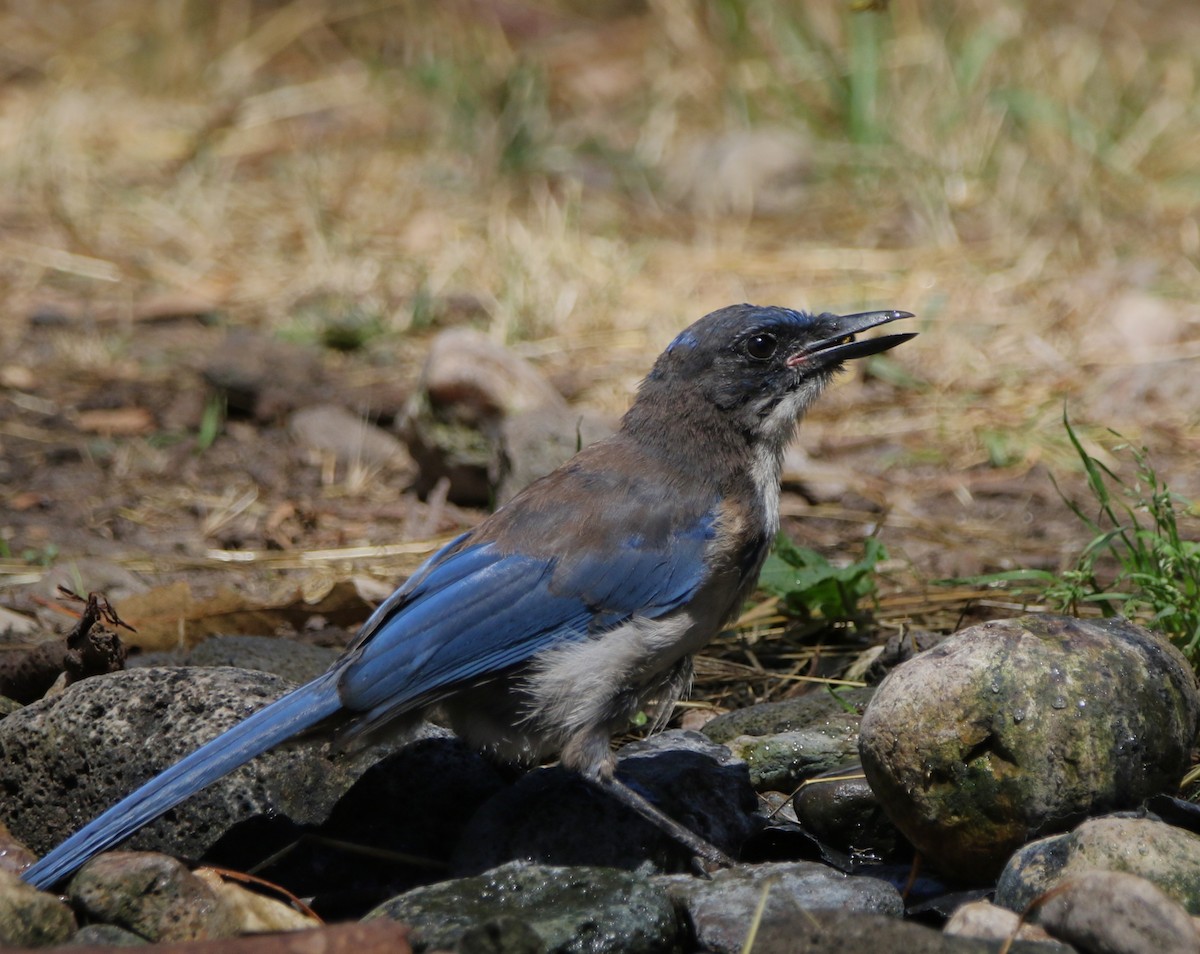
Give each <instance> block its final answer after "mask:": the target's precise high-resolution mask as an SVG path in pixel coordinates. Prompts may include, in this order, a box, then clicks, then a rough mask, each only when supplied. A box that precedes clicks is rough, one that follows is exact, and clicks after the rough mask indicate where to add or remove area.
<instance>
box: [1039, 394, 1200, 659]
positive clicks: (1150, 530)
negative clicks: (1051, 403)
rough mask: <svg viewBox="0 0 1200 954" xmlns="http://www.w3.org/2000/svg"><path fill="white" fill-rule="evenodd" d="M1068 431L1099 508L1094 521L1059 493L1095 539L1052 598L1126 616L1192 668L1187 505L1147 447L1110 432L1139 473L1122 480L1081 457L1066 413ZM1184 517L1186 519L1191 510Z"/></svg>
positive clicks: (1199, 635) (1197, 641)
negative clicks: (1183, 528) (1108, 567)
mask: <svg viewBox="0 0 1200 954" xmlns="http://www.w3.org/2000/svg"><path fill="white" fill-rule="evenodd" d="M1063 426H1064V427H1065V428H1066V430H1067V437H1068V438H1069V439H1070V441H1071V446H1072V447H1074V449H1075V453H1076V454H1078V455H1079V459H1080V460H1081V461H1082V462H1083V467H1084V470H1085V471H1086V473H1087V483H1088V490H1089V491H1091V494H1092V496H1093V497H1094V498H1095V501H1096V504H1097V505H1098V507H1097V509H1096V513H1095V515H1094V516H1093V515H1092V514H1091V513H1089V512H1088V511H1085V509H1084V508H1083V506H1081V505H1080V504H1077V503H1075V502H1074V501H1073V500H1070V499H1069V498H1067V496H1066V495H1065V494H1063V492H1062V490H1061V488H1059V494H1060V496H1062V498H1063V500H1064V501H1065V502H1066V504H1067V506H1068V507H1070V508H1071V512H1072V513H1074V514H1075V516H1077V517H1078V518H1079V519H1080V520H1082V521H1083V523H1084V525H1085V526H1086V527H1087V528H1088V530H1089V531H1090V532H1091V533H1093V534H1094V535H1095V536H1094V537H1093V538H1092V540H1091V542H1090V543H1088V545H1087V546H1086V547H1084V549H1083V552H1082V553H1080V555H1079V557H1078V559H1077V560H1076V562H1075V566H1074V568H1073V569H1071V570H1068V571H1067V572H1065V573H1063V574H1062V575H1061V577H1060V578H1059V579H1058V581H1057V582H1056V583H1055V584H1053V585H1052V586H1050V587H1049V588H1048V589H1047V592H1046V595H1047V597H1048V598H1049V599H1051V600H1052V601H1055V602H1057V603H1058V604H1059V605H1060V606H1062V607H1065V608H1068V609H1072V610H1073V609H1075V608H1076V607H1077V606H1078V605H1079V604H1081V603H1095V604H1097V605H1099V606H1100V608H1101V610H1102V612H1103V613H1104V615H1106V616H1114V615H1116V614H1118V613H1121V614H1123V615H1125V616H1129V617H1138V618H1142V619H1145V620H1146V621H1147V622H1148V623H1149V625H1150V626H1151V627H1152V628H1154V629H1157V630H1159V631H1161V632H1162V633H1164V634H1165V635H1166V636H1168V637H1169V638H1170V639H1171V640H1172V641H1173V642H1174V643H1175V644H1176V645H1177V646H1179V648H1180V649H1181V650H1183V652H1184V654H1185V655H1187V657H1188V659H1189V660H1190V661H1191V662H1192V663H1193V664H1195V663H1196V662H1197V661H1200V542H1198V541H1196V540H1188V539H1186V538H1185V537H1184V535H1183V534H1181V533H1180V530H1179V524H1180V517H1181V514H1180V513H1179V512H1178V511H1177V510H1176V506H1177V504H1181V503H1184V501H1183V500H1182V498H1180V497H1178V496H1177V495H1175V494H1173V493H1171V491H1170V490H1169V489H1168V487H1167V485H1166V484H1165V483H1164V482H1163V481H1162V479H1161V478H1160V477H1159V476H1158V474H1157V473H1156V472H1155V470H1154V467H1153V466H1152V465H1151V463H1150V455H1149V453H1148V452H1147V450H1146V449H1145V448H1144V447H1143V448H1141V449H1136V448H1134V447H1133V446H1132V445H1131V444H1128V443H1125V442H1124V438H1123V437H1121V435H1120V434H1118V433H1117V432H1116V431H1110V433H1111V434H1112V435H1113V436H1114V437H1116V438H1117V439H1118V440H1120V441H1122V443H1121V444H1120V445H1118V446H1117V447H1116V448H1115V450H1116V452H1117V453H1123V454H1125V455H1127V457H1128V458H1129V459H1130V460H1131V461H1132V463H1133V465H1134V476H1133V478H1132V479H1131V480H1124V479H1122V478H1121V477H1120V476H1119V475H1118V474H1117V473H1115V472H1114V471H1113V470H1111V469H1110V468H1109V467H1108V466H1107V465H1105V464H1104V463H1102V462H1101V461H1099V460H1097V459H1096V458H1095V457H1093V456H1092V455H1091V454H1089V453H1088V452H1087V451H1086V450H1084V447H1083V444H1082V443H1081V442H1080V440H1079V436H1078V435H1077V434H1076V433H1075V429H1074V428H1073V427H1071V422H1070V420H1069V419H1068V418H1067V415H1066V412H1065V411H1064V412H1063ZM1056 487H1057V485H1056ZM1182 516H1183V518H1184V519H1185V520H1186V519H1187V517H1188V514H1187V510H1186V508H1184V512H1183V514H1182ZM1106 556H1107V557H1109V558H1111V559H1112V560H1113V561H1115V563H1116V572H1115V574H1114V575H1113V576H1112V577H1111V579H1104V578H1103V577H1102V576H1101V574H1100V572H1099V571H1098V569H1097V563H1098V562H1100V561H1101V560H1102V559H1103V558H1104V557H1106Z"/></svg>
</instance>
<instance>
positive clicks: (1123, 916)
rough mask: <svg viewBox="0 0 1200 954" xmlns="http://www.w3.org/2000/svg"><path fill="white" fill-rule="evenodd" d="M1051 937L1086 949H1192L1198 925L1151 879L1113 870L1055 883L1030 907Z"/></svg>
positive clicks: (1187, 953)
mask: <svg viewBox="0 0 1200 954" xmlns="http://www.w3.org/2000/svg"><path fill="white" fill-rule="evenodd" d="M1032 918H1033V920H1035V921H1036V922H1037V923H1038V924H1040V925H1041V926H1042V927H1044V928H1045V929H1046V931H1048V932H1049V933H1050V934H1052V935H1053V936H1054V937H1056V938H1058V939H1059V940H1061V941H1065V942H1066V943H1067V944H1071V945H1073V946H1074V947H1076V948H1078V949H1079V950H1081V951H1088V952H1091V954H1195V952H1196V951H1200V930H1198V929H1197V927H1196V925H1195V924H1194V923H1193V921H1192V919H1191V918H1190V917H1189V916H1188V913H1187V912H1186V911H1184V909H1183V908H1182V907H1181V906H1180V905H1179V904H1177V903H1176V902H1174V901H1172V900H1171V899H1170V898H1168V897H1167V896H1166V894H1164V893H1163V892H1162V891H1161V890H1160V889H1159V888H1157V887H1156V886H1155V885H1154V884H1152V883H1151V882H1149V881H1147V880H1146V879H1145V878H1139V877H1138V876H1137V875H1132V874H1125V873H1123V872H1118V871H1089V872H1084V873H1082V874H1079V875H1076V876H1074V877H1072V878H1069V879H1067V880H1066V881H1063V882H1060V883H1059V885H1058V886H1057V887H1056V888H1055V890H1054V891H1053V892H1052V893H1051V894H1050V895H1049V896H1048V897H1046V898H1045V899H1044V900H1043V901H1042V903H1041V904H1039V905H1038V906H1037V907H1036V908H1035V909H1034V911H1033V914H1032Z"/></svg>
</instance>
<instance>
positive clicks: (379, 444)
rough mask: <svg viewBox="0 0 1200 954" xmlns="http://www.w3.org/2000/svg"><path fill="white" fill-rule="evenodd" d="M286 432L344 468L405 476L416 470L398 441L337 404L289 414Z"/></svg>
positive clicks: (414, 463)
mask: <svg viewBox="0 0 1200 954" xmlns="http://www.w3.org/2000/svg"><path fill="white" fill-rule="evenodd" d="M288 430H289V431H290V432H291V434H292V437H293V438H295V440H296V441H297V443H299V444H300V445H301V446H302V447H307V448H310V449H312V450H315V451H320V452H323V453H327V454H333V455H334V457H336V458H337V460H338V461H339V463H342V464H345V465H358V464H361V465H366V466H369V467H378V468H385V469H387V470H389V471H392V472H393V473H395V472H399V473H401V474H407V475H409V476H413V475H415V474H416V471H417V465H416V462H415V461H414V460H413V459H412V456H411V455H410V454H409V452H408V448H407V447H405V446H404V443H403V442H402V441H400V440H399V439H398V438H396V436H395V435H393V434H389V433H388V432H387V431H384V430H382V429H380V428H378V427H376V426H375V425H374V424H371V423H370V422H368V421H365V420H363V418H362V416H361V415H359V414H355V413H353V412H351V411H348V410H347V409H346V408H344V407H342V406H341V405H339V404H317V405H313V406H311V407H305V408H301V409H300V410H298V411H295V412H293V413H292V416H291V417H290V418H289V420H288Z"/></svg>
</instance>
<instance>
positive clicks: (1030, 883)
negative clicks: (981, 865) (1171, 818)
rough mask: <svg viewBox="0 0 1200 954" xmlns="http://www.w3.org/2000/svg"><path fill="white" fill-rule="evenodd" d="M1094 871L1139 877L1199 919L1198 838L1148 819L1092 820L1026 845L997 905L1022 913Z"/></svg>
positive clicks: (1000, 886) (1010, 867) (1004, 879)
mask: <svg viewBox="0 0 1200 954" xmlns="http://www.w3.org/2000/svg"><path fill="white" fill-rule="evenodd" d="M1092 871H1121V872H1126V873H1129V874H1135V875H1138V876H1140V877H1142V878H1145V879H1146V880H1148V881H1150V882H1152V883H1154V884H1155V885H1157V886H1158V887H1159V888H1160V889H1161V890H1162V891H1164V892H1165V893H1166V894H1167V896H1168V897H1170V898H1173V899H1174V900H1175V901H1177V902H1178V903H1179V904H1181V905H1183V907H1184V908H1185V909H1186V910H1187V911H1188V913H1189V914H1193V915H1196V914H1200V835H1195V834H1193V833H1192V832H1189V831H1185V830H1184V829H1182V828H1176V827H1175V826H1174V825H1168V824H1166V823H1165V822H1161V821H1157V820H1155V819H1152V818H1129V817H1119V816H1111V817H1107V818H1092V819H1089V820H1088V821H1085V822H1084V823H1083V824H1082V825H1080V826H1079V827H1078V828H1076V829H1075V830H1074V831H1072V832H1069V833H1068V834H1065V835H1056V836H1053V837H1051V838H1043V839H1041V840H1040V841H1035V842H1033V843H1032V844H1029V845H1026V846H1025V847H1024V848H1022V849H1021V850H1020V851H1018V852H1017V853H1016V854H1014V855H1013V856H1012V858H1011V859H1010V860H1009V862H1008V864H1007V865H1006V866H1005V868H1004V871H1003V872H1002V873H1001V875H1000V880H999V882H998V883H997V885H996V903H997V904H1001V905H1003V906H1004V907H1006V908H1011V909H1012V910H1014V911H1024V910H1025V909H1026V908H1027V907H1028V906H1029V905H1030V903H1032V902H1033V901H1034V899H1036V898H1038V897H1041V896H1042V895H1043V894H1045V893H1046V892H1047V891H1049V890H1051V889H1052V888H1054V887H1055V886H1056V885H1059V884H1062V883H1063V882H1064V881H1066V880H1068V879H1074V878H1077V877H1079V876H1080V875H1083V874H1085V873H1087V872H1092Z"/></svg>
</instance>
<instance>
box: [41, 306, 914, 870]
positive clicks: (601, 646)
mask: <svg viewBox="0 0 1200 954" xmlns="http://www.w3.org/2000/svg"><path fill="white" fill-rule="evenodd" d="M911 317H913V315H912V314H911V313H909V312H905V311H896V310H886V311H870V312H863V313H858V314H851V315H838V314H833V313H828V312H826V313H822V314H814V313H811V312H807V311H801V310H792V309H789V308H783V307H778V306H757V305H750V304H737V305H730V306H728V307H725V308H721V309H719V310H717V311H714V312H712V313H711V314H708V315H706V316H705V317H703V318H701V319H699V320H698V321H696V322H694V323H693V324H691V325H690V326H688V327H687V328H685V329H684V330H683V331H682V332H680V333H679V334H678V335H677V336H676V337H675V338H674V340H673V341H671V342H670V344H669V345H668V346H667V348H666V350H665V351H663V352H662V354H661V355H660V356H659V357H658V359H657V360H656V361H655V363H654V365H653V366H652V368H651V370H650V372H649V374H648V375H647V376H646V377H645V379H644V380H643V381H642V382H641V384H640V385H639V387H638V390H637V394H636V397H635V399H634V401H633V403H632V405H631V406H630V407H629V409H628V411H627V412H626V413H625V415H624V417H623V418H622V419H621V424H620V427H619V429H618V430H617V432H616V433H615V434H614V435H612V436H611V437H608V438H606V439H604V440H602V441H599V442H597V443H595V444H592V445H590V446H588V447H585V448H583V449H582V450H580V451H579V452H578V453H577V454H576V455H575V456H574V457H572V458H571V459H570V460H568V461H567V462H566V463H565V464H563V465H562V466H561V467H559V468H558V469H557V470H555V471H553V472H552V473H550V474H548V475H546V476H545V477H542V478H540V479H539V480H537V481H535V482H533V483H532V484H530V485H529V486H528V487H526V488H525V489H524V490H523V491H521V492H520V493H519V494H517V495H516V496H515V497H513V498H512V499H511V500H509V501H508V502H507V503H505V504H504V505H503V506H501V507H500V508H498V509H497V510H495V511H494V512H493V513H492V514H490V515H489V516H488V517H486V518H485V519H484V520H482V522H480V523H479V524H477V525H476V526H475V527H474V528H473V529H472V530H470V531H468V532H465V533H463V534H460V535H459V536H457V537H455V538H454V539H453V540H451V541H450V542H449V543H447V544H446V545H445V546H443V547H441V548H440V549H439V550H438V551H437V552H436V553H434V554H433V555H432V556H431V557H429V559H427V560H426V561H425V562H424V563H423V564H422V565H421V566H420V567H419V568H418V569H417V570H416V571H415V572H414V573H413V574H412V575H411V576H410V577H409V578H408V579H407V581H405V582H404V583H403V584H402V585H401V586H400V587H399V588H398V589H397V590H396V591H395V592H394V593H392V595H391V596H389V597H388V598H387V599H386V600H385V601H384V602H383V603H381V604H380V605H379V606H378V607H377V608H376V609H375V610H374V612H373V613H372V614H371V615H370V617H369V618H368V619H367V621H366V622H365V623H364V624H363V626H362V628H361V629H360V630H359V632H358V633H357V634H356V636H355V637H354V639H353V640H352V641H351V642H350V644H349V646H348V647H347V649H346V651H345V652H344V653H343V654H342V655H341V656H340V657H339V658H338V660H337V661H335V662H334V663H333V665H332V666H331V667H330V668H329V670H328V671H326V672H325V673H324V674H323V675H320V676H318V677H317V678H316V679H314V680H312V681H311V682H309V683H307V684H305V685H303V686H301V687H299V688H297V689H294V690H292V691H291V692H289V693H287V694H286V695H284V696H282V697H281V698H279V699H278V700H276V701H275V702H273V703H270V704H269V705H267V706H265V707H264V708H262V709H259V710H258V711H257V712H255V713H253V714H251V715H250V716H248V717H247V718H246V719H245V720H243V721H242V722H240V723H238V724H236V725H234V726H233V727H232V728H230V729H228V730H226V731H225V732H224V733H222V734H221V735H219V736H217V737H216V738H215V739H213V740H212V741H210V742H208V743H206V744H204V745H202V746H201V747H200V748H198V749H196V750H195V751H194V752H192V753H191V754H190V755H187V756H185V757H184V758H182V759H181V760H180V761H178V762H176V763H175V764H174V765H172V766H171V767H169V768H167V769H166V770H164V771H162V772H161V773H159V774H158V775H156V776H155V777H153V778H151V779H150V780H149V781H148V782H146V783H145V784H143V785H142V786H141V787H140V788H138V789H136V790H135V791H134V792H133V793H132V794H130V795H128V796H126V797H125V798H124V799H122V800H120V801H119V802H117V803H116V804H115V805H114V806H113V807H111V808H109V809H108V810H107V811H105V812H104V813H102V814H101V815H99V816H98V817H97V818H95V819H94V820H93V821H91V822H90V823H88V824H86V825H85V826H84V827H83V828H81V829H80V830H79V831H77V832H76V833H75V834H73V835H71V836H70V837H68V838H67V839H66V840H65V841H64V842H62V843H61V844H59V845H58V846H57V847H55V848H53V849H52V850H51V851H50V852H48V853H47V854H46V855H45V856H44V857H42V858H41V859H40V860H38V861H36V862H35V863H34V864H33V865H32V866H31V867H28V868H26V869H25V870H24V871H23V873H22V877H23V878H24V880H25V881H26V882H28V883H30V884H32V885H34V886H36V887H39V888H49V887H51V886H53V885H55V884H57V883H58V882H60V881H62V880H63V879H65V878H66V877H67V876H68V875H70V874H71V873H72V872H74V871H75V870H76V869H77V868H79V867H80V866H81V865H83V864H84V863H85V862H86V861H87V860H89V859H90V858H91V857H92V856H94V855H95V854H97V853H99V852H101V851H104V850H106V849H108V848H110V847H112V846H114V845H116V844H118V843H120V842H121V841H123V840H124V839H125V838H127V837H128V836H129V835H131V834H133V833H134V832H135V831H136V830H137V829H138V828H140V827H141V826H143V825H145V824H147V823H149V822H150V821H152V820H154V819H155V818H157V817H158V816H159V815H161V814H163V813H164V812H166V811H168V810H169V809H171V808H173V807H174V806H176V805H178V804H179V803H180V802H182V801H183V800H184V799H186V798H187V797H189V796H190V795H193V794H195V793H196V792H198V791H200V790H201V789H203V788H205V787H206V786H208V785H209V784H211V783H212V782H214V781H216V780H217V779H219V778H221V777H222V776H224V775H225V774H227V773H229V772H231V771H233V770H234V769H235V768H237V767H239V766H240V765H242V764H244V763H246V762H248V761H250V759H252V758H254V757H255V756H257V755H259V754H261V753H263V752H265V751H267V750H268V749H271V748H273V747H274V746H276V745H279V744H281V743H283V742H285V741H287V740H288V739H290V738H293V737H294V736H297V735H299V734H301V733H308V732H311V731H328V732H330V733H331V735H332V738H333V740H334V741H335V742H336V743H337V744H338V745H346V746H350V745H355V744H367V743H369V741H370V740H371V739H374V738H378V737H380V736H386V735H387V734H388V733H389V732H403V731H405V730H406V729H411V728H412V727H413V726H414V725H415V724H416V723H417V722H419V721H420V720H421V719H423V718H426V717H428V716H429V715H430V714H440V717H441V718H442V719H443V720H444V721H445V722H446V723H447V724H448V725H449V727H450V728H451V729H453V731H455V732H456V733H457V734H458V735H459V736H460V737H461V738H463V739H464V740H465V741H466V742H467V743H469V744H470V745H472V746H473V747H475V748H476V749H477V750H479V751H481V752H482V753H484V754H486V755H489V756H491V757H493V758H496V759H499V760H504V761H507V762H512V763H518V764H526V765H528V764H535V763H537V762H539V761H540V760H546V759H549V758H553V757H555V756H557V758H558V760H559V763H560V764H561V765H562V766H564V767H566V768H567V769H569V770H572V771H574V772H577V773H579V774H580V775H581V776H583V777H584V778H585V779H587V780H588V781H590V782H592V783H594V784H595V785H596V786H598V787H599V788H600V789H602V790H604V791H607V792H610V793H611V794H612V795H613V796H614V797H616V798H617V799H619V800H620V801H621V802H623V803H625V804H627V805H629V806H630V807H631V808H633V809H634V810H635V811H637V812H638V813H639V814H641V815H642V816H643V817H645V818H647V819H649V820H650V821H651V822H653V823H654V824H655V825H657V826H658V827H660V828H661V829H662V830H664V831H666V832H667V833H668V834H669V835H671V836H672V837H673V838H674V839H675V840H677V841H678V842H680V843H682V844H683V845H684V846H685V847H686V848H687V849H688V850H689V851H691V852H693V853H694V855H693V856H694V858H695V859H697V860H703V861H705V862H708V863H711V864H713V865H726V864H730V863H731V859H730V858H728V857H727V856H726V855H725V853H724V852H723V851H721V850H720V849H718V848H716V847H715V846H713V845H711V844H710V843H709V842H707V841H706V840H704V839H703V838H701V837H700V836H699V835H696V834H695V833H694V832H692V831H691V830H690V829H688V828H687V827H686V826H684V825H682V824H681V823H679V822H677V821H675V820H674V819H672V818H671V817H670V816H669V815H667V814H666V813H665V812H663V811H662V810H661V809H660V808H659V807H658V806H656V805H655V804H653V802H652V801H651V800H650V799H649V798H648V797H646V796H645V795H643V794H642V793H641V792H639V791H637V790H635V789H634V788H631V787H629V786H628V785H626V784H625V783H623V782H622V781H620V780H619V779H617V778H616V777H615V775H614V764H615V756H614V754H613V752H612V750H611V748H612V747H611V742H612V736H613V735H614V734H615V733H617V732H619V731H621V730H622V729H624V728H626V727H628V725H629V724H630V723H631V722H632V721H633V720H634V719H635V718H636V717H637V716H638V714H639V713H646V714H649V715H650V716H651V717H652V718H653V724H654V726H655V727H661V726H662V725H663V724H664V723H665V722H666V719H667V717H668V716H669V713H670V710H671V708H672V706H673V704H674V703H675V702H676V701H677V700H678V699H680V698H681V697H682V696H683V695H684V694H685V693H686V691H687V690H688V689H689V688H690V684H691V675H692V657H693V655H694V654H695V653H696V652H697V651H698V650H700V649H701V648H703V647H704V646H705V645H706V644H707V643H708V642H709V641H710V640H712V638H713V637H714V636H716V635H717V633H718V632H720V630H721V628H722V627H723V626H724V625H725V624H727V623H728V622H729V621H730V620H731V619H732V618H733V617H735V616H736V615H737V613H738V612H739V610H740V609H741V607H742V605H743V603H744V601H745V600H746V599H747V598H748V597H749V595H750V594H751V591H752V589H753V587H754V585H755V583H756V581H757V577H758V573H759V570H760V569H761V568H762V564H763V561H764V559H765V557H766V555H767V552H768V550H769V548H770V546H771V544H772V542H773V540H774V538H775V535H776V532H777V530H778V527H779V496H780V471H781V466H782V459H783V454H784V450H785V449H786V446H787V444H788V443H789V441H790V440H791V438H792V436H793V433H794V432H795V429H796V426H797V424H798V422H799V419H800V417H801V416H802V415H803V413H804V412H805V410H806V409H807V408H808V407H809V406H811V404H812V403H813V401H815V400H816V399H817V397H818V396H819V395H820V394H821V392H822V391H823V390H824V389H825V387H826V386H827V385H828V384H829V382H830V380H831V379H832V378H833V376H834V374H835V373H836V372H837V371H839V370H840V369H841V368H842V367H843V366H844V364H845V363H846V362H847V361H850V360H852V359H856V358H862V357H866V356H868V355H874V354H878V353H880V352H883V351H886V350H888V349H890V348H893V347H895V346H897V345H899V344H901V343H902V342H904V341H908V340H909V339H911V338H913V337H915V334H914V333H902V334H887V335H875V336H873V337H866V338H860V337H859V335H860V333H861V332H865V331H868V330H870V329H873V328H876V327H877V326H879V325H884V324H887V323H890V322H893V321H897V320H899V319H903V318H911Z"/></svg>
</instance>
